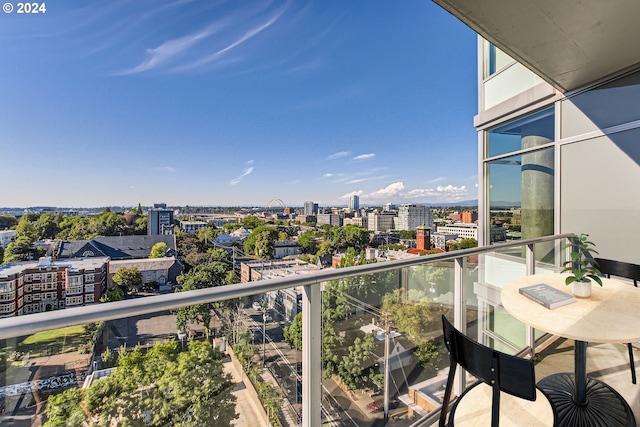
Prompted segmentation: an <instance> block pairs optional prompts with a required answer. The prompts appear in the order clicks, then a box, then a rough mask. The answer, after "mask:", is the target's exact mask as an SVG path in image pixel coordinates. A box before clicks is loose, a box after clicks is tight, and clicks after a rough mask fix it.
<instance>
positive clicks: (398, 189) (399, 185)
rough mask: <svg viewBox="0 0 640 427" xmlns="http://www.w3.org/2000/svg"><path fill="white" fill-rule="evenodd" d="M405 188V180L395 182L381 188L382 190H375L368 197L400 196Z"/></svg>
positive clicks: (386, 197)
mask: <svg viewBox="0 0 640 427" xmlns="http://www.w3.org/2000/svg"><path fill="white" fill-rule="evenodd" d="M402 190H404V183H403V182H400V181H399V182H394V183H393V184H389V185H387V186H386V187H385V188H381V189H380V190H377V191H374V192H373V193H371V194H369V195H368V196H367V198H370V199H388V198H390V197H395V196H398V195H400V194H401V193H402Z"/></svg>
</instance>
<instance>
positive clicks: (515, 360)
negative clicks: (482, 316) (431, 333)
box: [440, 315, 536, 426]
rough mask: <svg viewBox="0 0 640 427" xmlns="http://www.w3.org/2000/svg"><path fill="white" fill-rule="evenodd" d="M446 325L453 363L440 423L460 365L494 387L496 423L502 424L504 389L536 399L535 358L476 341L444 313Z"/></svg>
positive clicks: (507, 391) (450, 356)
mask: <svg viewBox="0 0 640 427" xmlns="http://www.w3.org/2000/svg"><path fill="white" fill-rule="evenodd" d="M442 328H443V332H444V341H445V345H446V347H447V350H448V351H449V360H450V364H451V366H450V368H449V376H448V378H447V385H446V389H445V396H444V401H443V403H442V413H441V415H440V426H444V420H445V418H446V413H447V410H448V406H449V400H450V398H451V388H452V386H453V379H454V376H455V371H456V367H457V365H460V366H461V367H462V368H463V369H464V370H465V371H467V372H468V373H470V374H471V375H473V376H474V377H476V378H478V380H480V381H482V382H484V383H486V384H487V385H489V386H490V387H492V388H493V401H492V404H491V406H492V417H491V424H492V425H493V426H497V425H498V418H499V415H498V414H499V412H500V392H504V393H509V394H511V395H514V396H516V397H520V398H522V399H527V400H531V401H534V400H536V378H535V371H534V365H533V362H532V361H531V360H528V359H522V358H519V357H515V356H512V355H509V354H506V353H502V352H499V351H497V350H494V349H492V348H489V347H487V346H484V345H482V344H479V343H477V342H475V341H474V340H472V339H470V338H469V337H467V336H465V335H464V334H463V333H462V332H460V331H458V330H457V329H456V328H455V327H454V326H453V325H452V324H451V323H450V322H449V321H448V320H447V318H446V317H445V316H444V315H443V316H442Z"/></svg>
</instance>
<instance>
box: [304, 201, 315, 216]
mask: <svg viewBox="0 0 640 427" xmlns="http://www.w3.org/2000/svg"><path fill="white" fill-rule="evenodd" d="M317 213H318V204H317V203H314V202H311V201H308V202H304V214H305V215H316V214H317Z"/></svg>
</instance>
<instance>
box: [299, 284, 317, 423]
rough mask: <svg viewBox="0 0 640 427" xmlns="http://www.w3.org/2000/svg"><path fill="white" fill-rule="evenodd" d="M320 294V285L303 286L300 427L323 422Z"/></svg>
mask: <svg viewBox="0 0 640 427" xmlns="http://www.w3.org/2000/svg"><path fill="white" fill-rule="evenodd" d="M321 298H322V295H321V293H320V284H319V283H317V284H315V285H305V286H303V288H302V426H303V427H319V426H320V425H321V424H322V411H321V402H322V375H321V368H322V339H321V331H322V330H321V326H322V301H321Z"/></svg>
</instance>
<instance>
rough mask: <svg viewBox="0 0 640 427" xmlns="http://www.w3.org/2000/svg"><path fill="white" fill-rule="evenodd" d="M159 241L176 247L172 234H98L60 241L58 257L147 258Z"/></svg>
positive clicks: (170, 247) (173, 247)
mask: <svg viewBox="0 0 640 427" xmlns="http://www.w3.org/2000/svg"><path fill="white" fill-rule="evenodd" d="M159 242H164V243H166V244H167V247H168V248H169V249H172V250H175V249H176V241H175V236H173V235H151V236H149V235H144V236H99V237H96V238H94V239H92V240H70V241H68V240H66V241H63V242H61V243H60V248H59V249H58V254H57V257H58V258H77V257H91V256H108V257H110V258H111V259H112V260H119V259H132V258H148V257H149V254H150V253H151V248H152V247H153V245H155V244H156V243H159Z"/></svg>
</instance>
